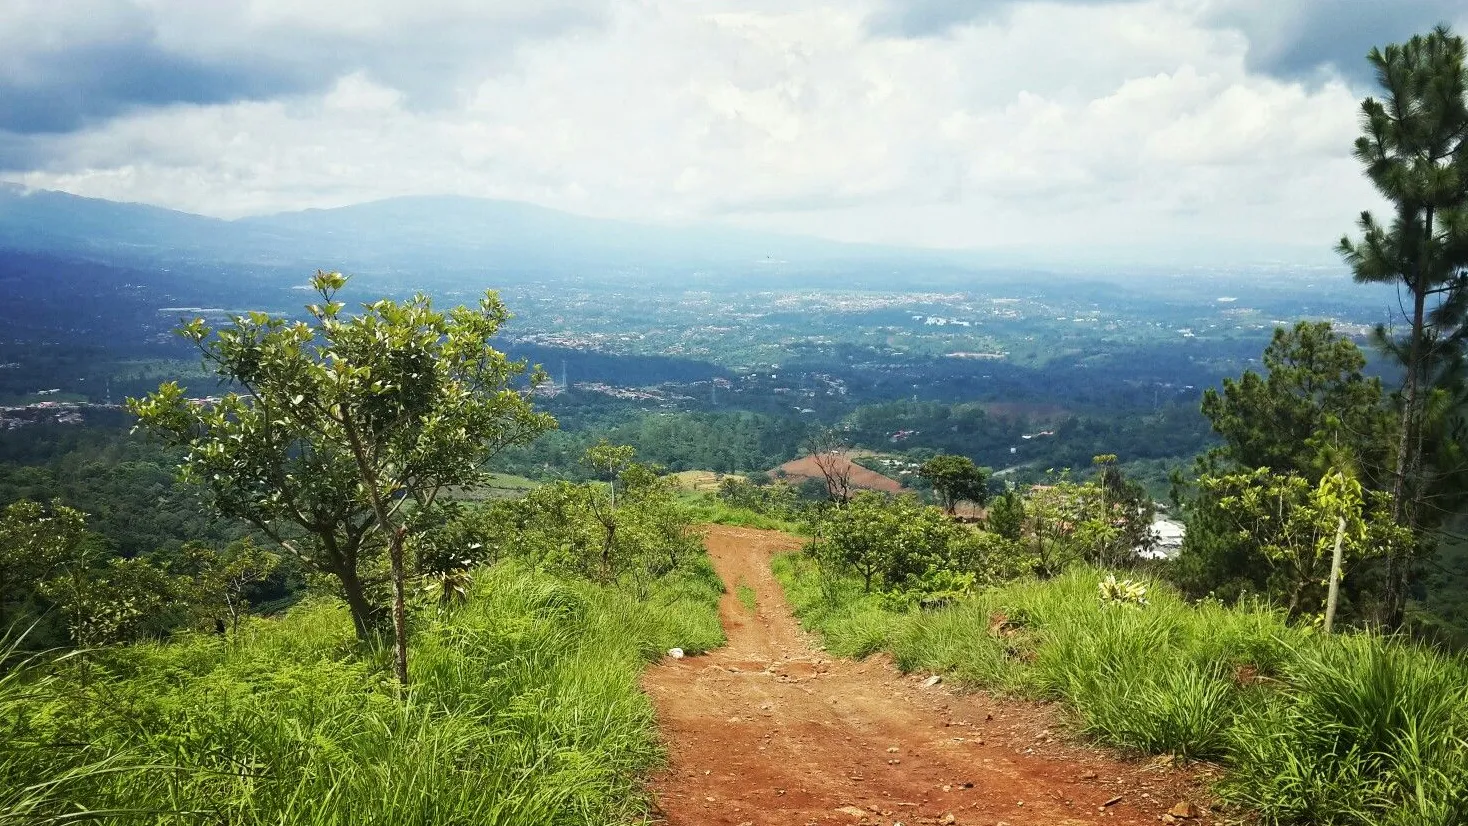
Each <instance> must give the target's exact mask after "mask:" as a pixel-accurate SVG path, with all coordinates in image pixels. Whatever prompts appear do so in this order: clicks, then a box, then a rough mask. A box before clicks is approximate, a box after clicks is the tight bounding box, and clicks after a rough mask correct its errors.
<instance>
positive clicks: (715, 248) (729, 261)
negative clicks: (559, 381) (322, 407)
mask: <svg viewBox="0 0 1468 826" xmlns="http://www.w3.org/2000/svg"><path fill="white" fill-rule="evenodd" d="M0 248H7V249H11V250H16V251H23V252H44V253H49V254H56V253H66V254H70V255H77V256H84V257H88V258H96V259H106V260H109V261H115V262H118V263H127V264H132V265H136V264H155V265H168V266H175V265H189V264H224V265H230V267H231V269H234V268H237V267H241V266H243V267H248V268H253V269H256V270H257V271H259V272H260V273H262V274H267V273H270V272H275V271H282V272H290V273H292V275H293V277H297V278H298V277H299V276H300V274H301V271H302V270H303V269H306V270H310V269H314V268H316V267H322V268H334V269H341V270H343V271H353V272H364V273H371V274H374V275H378V276H388V277H390V276H410V277H413V278H415V279H423V278H429V279H431V277H432V274H433V273H435V272H437V273H441V274H442V275H444V276H447V277H451V276H453V275H455V274H461V273H466V272H475V273H483V274H494V275H495V276H496V277H498V278H501V279H504V278H511V279H514V278H516V277H517V276H524V277H527V278H529V277H542V276H546V275H562V276H585V277H597V276H603V275H608V274H614V273H616V272H618V271H621V272H627V271H634V272H640V273H643V274H648V275H658V274H660V273H663V274H673V273H678V272H682V273H687V272H688V271H689V269H690V268H695V269H696V268H716V269H725V270H728V269H734V270H749V271H751V272H753V273H756V274H757V273H758V271H759V269H760V268H762V267H769V266H777V267H780V268H786V269H787V271H788V270H790V269H794V270H800V269H804V268H807V267H820V266H821V265H828V264H831V263H834V262H858V261H859V262H866V263H875V262H879V261H882V260H887V261H899V260H901V261H906V262H909V263H911V262H912V261H914V260H915V259H925V260H930V261H932V262H934V263H937V262H938V261H939V260H941V257H942V256H940V255H939V254H937V253H927V252H923V251H914V250H900V249H892V248H881V247H874V246H863V245H856V244H842V243H838V242H832V241H822V240H816V239H809V238H796V237H788V236H781V235H775V234H767V233H758V232H747V231H741V230H736V229H722V228H688V227H662V226H651V225H644V224H634V223H628V222H622V221H611V220H604V219H598V218H588V217H585V216H580V215H573V214H570V213H566V212H560V211H557V210H553V209H546V208H544V207H539V206H533V205H530V204H523V203H515V202H509V201H494V200H487V199H479V198H465V197H456V196H421V197H402V198H390V199H387V200H383V201H374V202H371V203H366V204H357V205H354V206H346V207H340V208H336V209H308V210H303V211H300V212H284V213H279V214H275V215H267V216H260V217H251V218H241V219H237V220H233V221H226V220H221V219H217V218H208V217H204V216H200V215H193V214H190V213H186V212H178V211H175V210H169V209H162V208H159V207H153V206H146V205H142V204H131V203H118V202H114V201H106V200H101V199H97V198H83V197H80V196H76V195H70V194H67V193H63V192H54V191H48V190H31V191H28V190H25V189H23V188H20V187H17V186H15V185H12V184H0ZM206 269H207V268H206Z"/></svg>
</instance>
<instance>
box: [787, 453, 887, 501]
mask: <svg viewBox="0 0 1468 826" xmlns="http://www.w3.org/2000/svg"><path fill="white" fill-rule="evenodd" d="M832 460H833V461H835V462H838V463H841V464H845V465H849V466H850V468H851V477H850V478H851V486H852V487H853V488H860V489H862V490H880V491H886V492H887V493H901V492H902V490H903V487H902V483H901V482H899V481H897V480H896V479H893V478H892V477H890V476H883V475H882V474H880V473H878V472H876V471H875V470H872V469H871V468H864V467H862V466H861V465H858V464H857V463H856V462H853V461H851V460H850V459H847V458H846V457H844V456H834V457H832ZM780 471H784V472H785V478H786V479H788V480H789V481H791V482H796V483H798V482H800V480H802V479H816V480H818V481H824V480H825V478H826V477H824V476H822V475H821V468H820V466H819V465H817V464H816V460H815V458H814V457H811V456H802V457H800V458H799V459H796V460H794V461H790V462H786V463H785V464H783V465H780V466H779V467H777V468H775V469H774V470H772V471H770V475H771V476H772V477H773V476H779V472H780Z"/></svg>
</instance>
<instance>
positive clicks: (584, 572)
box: [435, 462, 701, 586]
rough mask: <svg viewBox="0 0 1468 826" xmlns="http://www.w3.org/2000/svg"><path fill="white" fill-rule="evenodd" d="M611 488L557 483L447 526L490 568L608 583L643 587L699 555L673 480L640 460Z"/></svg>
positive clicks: (469, 556)
mask: <svg viewBox="0 0 1468 826" xmlns="http://www.w3.org/2000/svg"><path fill="white" fill-rule="evenodd" d="M618 488H619V490H620V491H621V493H620V496H619V499H618V501H617V503H616V505H615V507H614V506H613V504H612V499H611V496H612V494H611V487H610V486H609V485H601V484H581V485H576V484H572V483H570V482H554V483H552V484H548V485H542V486H541V487H538V488H536V489H535V490H533V491H531V492H530V493H528V494H526V495H525V496H524V497H522V498H520V499H513V500H505V501H500V502H494V503H491V504H488V505H484V506H481V507H480V508H477V509H470V510H466V511H465V512H464V514H463V515H461V516H460V517H459V518H458V519H456V520H455V521H454V522H452V523H450V525H449V527H448V529H447V530H448V531H449V534H448V536H449V537H451V538H450V539H443V540H439V539H436V540H435V542H436V543H438V544H440V545H443V546H446V547H457V548H458V549H460V550H459V553H460V554H461V555H462V558H464V559H466V560H469V561H472V562H490V561H494V560H499V559H508V558H518V559H523V560H526V561H528V562H529V563H530V564H532V565H534V566H536V567H537V568H540V569H543V570H548V571H555V572H559V573H562V574H569V575H576V576H580V577H585V578H588V579H593V580H597V581H601V582H625V583H642V584H643V585H644V586H645V585H646V583H648V582H649V581H650V580H651V579H653V578H656V577H659V576H663V575H665V574H668V573H670V572H672V571H675V570H677V569H678V568H680V567H681V566H683V565H685V564H688V563H689V562H691V561H692V560H694V559H697V558H699V557H700V552H701V544H700V543H701V537H700V536H699V535H698V532H697V531H696V530H695V527H694V517H695V512H694V511H693V510H692V509H690V508H689V507H688V506H686V505H685V504H684V503H683V501H682V500H681V499H680V497H679V496H678V493H677V490H676V489H675V487H674V484H673V482H672V481H671V480H669V479H667V478H660V477H658V476H657V475H656V473H654V472H653V470H652V469H651V468H649V467H647V466H646V465H641V464H638V463H636V462H633V463H631V464H628V465H626V466H625V467H623V468H622V470H621V473H620V476H619V481H618Z"/></svg>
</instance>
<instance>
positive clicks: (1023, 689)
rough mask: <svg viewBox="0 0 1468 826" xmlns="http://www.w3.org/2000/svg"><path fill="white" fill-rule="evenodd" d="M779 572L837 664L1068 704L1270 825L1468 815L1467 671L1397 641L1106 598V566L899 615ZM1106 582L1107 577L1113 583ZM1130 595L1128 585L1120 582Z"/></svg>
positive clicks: (874, 600)
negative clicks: (1191, 766)
mask: <svg viewBox="0 0 1468 826" xmlns="http://www.w3.org/2000/svg"><path fill="white" fill-rule="evenodd" d="M775 573H776V575H777V576H778V577H779V579H780V581H781V582H782V584H784V586H785V589H786V594H787V596H788V597H789V599H790V601H791V603H792V605H793V606H794V607H795V610H796V613H797V615H798V616H799V617H800V618H801V621H802V622H803V623H804V624H805V625H806V627H808V628H811V629H813V630H816V631H819V632H820V633H821V634H822V636H823V638H824V639H825V642H826V646H827V648H828V650H830V651H831V653H833V654H836V655H841V656H858V657H860V656H866V655H867V654H870V653H874V652H877V651H884V650H885V651H888V652H890V653H891V654H892V656H893V658H894V659H895V661H896V662H897V664H898V665H899V666H900V667H901V668H902V669H904V670H906V671H916V670H922V671H939V672H944V673H947V674H949V675H951V676H952V677H953V678H954V679H956V680H958V681H961V682H968V683H971V684H974V685H977V686H983V687H986V688H989V689H992V690H998V691H1004V692H1009V693H1014V694H1018V695H1021V696H1026V697H1036V698H1050V699H1056V700H1060V701H1063V702H1064V703H1066V705H1067V706H1069V707H1070V709H1071V710H1072V711H1073V712H1074V713H1075V715H1076V717H1077V719H1078V721H1079V723H1080V725H1081V726H1082V727H1083V729H1084V730H1085V731H1086V732H1088V733H1089V734H1091V735H1092V736H1094V737H1095V738H1096V739H1097V740H1099V741H1101V742H1104V743H1109V744H1112V745H1116V746H1121V747H1124V748H1127V749H1134V750H1137V751H1140V752H1147V753H1160V754H1170V755H1173V756H1174V757H1176V758H1179V759H1209V760H1214V761H1218V762H1220V763H1222V764H1223V765H1224V767H1225V768H1226V770H1227V771H1226V775H1225V778H1224V780H1223V783H1222V785H1221V786H1220V791H1221V792H1222V793H1223V795H1224V797H1225V798H1226V799H1228V800H1230V801H1231V802H1234V803H1238V804H1242V805H1244V806H1247V807H1249V808H1251V809H1253V810H1255V811H1258V812H1259V813H1260V814H1261V815H1262V816H1263V819H1264V821H1265V822H1268V823H1279V824H1301V826H1304V824H1310V823H1338V824H1350V825H1351V826H1368V824H1378V823H1390V824H1402V826H1406V824H1409V823H1428V824H1435V825H1440V826H1448V824H1457V823H1461V822H1463V818H1464V817H1465V816H1468V748H1465V747H1468V740H1465V737H1468V662H1465V661H1464V660H1462V659H1461V658H1457V657H1451V656H1446V655H1443V654H1440V653H1437V652H1434V651H1431V650H1428V649H1425V648H1421V647H1417V646H1415V645H1412V644H1409V643H1406V642H1403V641H1401V640H1398V639H1390V638H1382V637H1377V636H1371V635H1345V636H1323V635H1319V634H1315V633H1313V632H1311V631H1309V630H1307V629H1301V628H1298V627H1294V626H1290V625H1288V624H1287V623H1286V622H1285V618H1284V616H1283V614H1282V613H1280V612H1277V611H1274V610H1272V609H1270V608H1269V607H1267V606H1265V605H1261V604H1255V603H1241V604H1239V605H1235V606H1225V605H1223V604H1222V603H1219V602H1217V601H1204V602H1202V603H1199V604H1189V603H1187V602H1185V601H1184V600H1182V599H1181V598H1180V596H1179V595H1178V594H1177V593H1176V592H1175V591H1173V590H1172V589H1171V588H1169V587H1167V586H1166V585H1164V584H1162V583H1160V582H1157V581H1154V580H1149V579H1141V580H1138V581H1136V583H1135V584H1136V585H1137V586H1139V587H1142V588H1145V589H1146V595H1147V599H1148V604H1147V605H1146V606H1145V607H1141V608H1139V609H1138V610H1116V609H1115V608H1109V607H1107V606H1106V605H1105V604H1102V603H1100V602H1098V600H1097V599H1096V593H1097V586H1096V582H1097V579H1098V578H1100V577H1102V576H1103V572H1101V571H1099V570H1097V569H1094V568H1087V567H1077V568H1075V569H1073V570H1070V571H1068V572H1066V573H1065V574H1063V575H1061V576H1059V577H1056V578H1054V579H1050V580H1041V581H1036V580H1020V581H1016V582H1013V583H1009V584H1006V585H1001V586H998V587H994V588H989V589H985V590H981V591H978V592H975V593H973V594H972V595H969V596H967V597H964V598H962V599H959V600H957V601H955V602H954V603H953V604H951V605H949V606H947V607H945V608H942V609H940V610H937V611H930V610H919V609H915V608H904V609H902V610H899V611H894V610H889V606H890V603H887V602H886V601H884V600H883V599H881V597H880V596H879V595H875V594H868V593H866V592H865V591H864V589H863V588H862V583H861V580H860V578H858V577H856V576H854V575H849V574H848V575H838V576H832V574H831V572H830V571H829V570H825V569H822V568H821V567H820V566H818V565H817V564H815V562H814V561H812V560H810V559H808V558H805V557H803V556H802V555H800V554H789V555H786V556H782V557H780V558H778V559H776V561H775ZM1103 581H1105V580H1103ZM1117 584H1118V586H1120V585H1122V583H1117Z"/></svg>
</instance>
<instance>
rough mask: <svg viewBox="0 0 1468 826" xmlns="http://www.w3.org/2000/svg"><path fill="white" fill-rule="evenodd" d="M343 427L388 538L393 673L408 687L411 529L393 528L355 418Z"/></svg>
mask: <svg viewBox="0 0 1468 826" xmlns="http://www.w3.org/2000/svg"><path fill="white" fill-rule="evenodd" d="M341 421H342V425H343V426H344V427H345V428H346V431H347V438H348V439H349V440H350V441H351V443H352V453H353V455H354V456H355V458H356V460H357V471H358V473H360V474H361V476H362V483H363V487H365V488H367V496H368V498H369V499H370V500H371V502H372V511H373V513H374V514H376V516H377V525H378V527H379V528H381V529H382V532H383V533H384V534H385V535H386V536H387V537H388V557H389V561H390V563H391V565H392V593H393V610H392V629H393V670H394V671H395V672H396V675H397V678H398V685H400V686H404V687H406V686H407V685H408V618H407V608H406V604H405V603H406V600H405V598H404V596H403V591H404V579H405V578H406V574H405V572H404V570H403V542H404V538H405V535H406V534H407V528H403V527H397V526H394V525H393V524H392V517H390V516H388V511H387V503H385V502H383V501H382V491H381V490H379V489H378V479H377V473H376V471H375V470H374V469H373V467H372V465H371V464H370V463H369V462H368V461H367V450H366V447H365V446H364V445H363V444H362V438H361V436H360V435H359V434H358V433H357V428H356V426H355V425H354V424H353V423H352V420H351V417H350V416H348V415H346V414H345V413H343V415H342V420H341Z"/></svg>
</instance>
